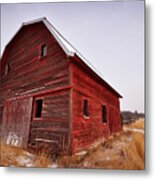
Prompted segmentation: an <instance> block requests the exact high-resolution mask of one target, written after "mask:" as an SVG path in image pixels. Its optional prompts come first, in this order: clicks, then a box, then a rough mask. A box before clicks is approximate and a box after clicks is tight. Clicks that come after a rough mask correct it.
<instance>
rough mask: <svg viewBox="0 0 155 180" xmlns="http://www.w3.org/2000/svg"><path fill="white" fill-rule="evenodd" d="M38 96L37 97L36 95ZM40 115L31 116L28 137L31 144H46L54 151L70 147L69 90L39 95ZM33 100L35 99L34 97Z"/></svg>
mask: <svg viewBox="0 0 155 180" xmlns="http://www.w3.org/2000/svg"><path fill="white" fill-rule="evenodd" d="M37 98H38V97H37ZM40 98H42V100H43V108H42V115H41V117H40V118H35V117H33V120H32V122H31V130H30V137H29V145H31V146H36V147H38V146H43V145H44V146H46V145H47V146H48V148H49V147H50V148H53V149H55V150H56V151H59V150H61V151H62V152H63V153H65V152H68V151H69V148H70V118H69V113H70V91H61V92H59V93H54V94H48V95H45V96H41V97H40ZM34 101H35V99H34Z"/></svg>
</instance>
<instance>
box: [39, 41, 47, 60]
mask: <svg viewBox="0 0 155 180" xmlns="http://www.w3.org/2000/svg"><path fill="white" fill-rule="evenodd" d="M46 55H47V45H46V44H43V45H42V46H41V54H40V56H41V58H43V57H45V56H46Z"/></svg>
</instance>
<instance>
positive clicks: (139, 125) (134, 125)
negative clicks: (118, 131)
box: [125, 118, 144, 129]
mask: <svg viewBox="0 0 155 180" xmlns="http://www.w3.org/2000/svg"><path fill="white" fill-rule="evenodd" d="M125 127H128V128H136V129H144V119H143V118H141V119H139V120H137V121H135V122H133V123H131V124H129V125H125Z"/></svg>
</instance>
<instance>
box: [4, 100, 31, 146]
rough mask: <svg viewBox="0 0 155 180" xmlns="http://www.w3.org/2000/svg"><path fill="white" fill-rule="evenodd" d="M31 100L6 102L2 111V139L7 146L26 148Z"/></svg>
mask: <svg viewBox="0 0 155 180" xmlns="http://www.w3.org/2000/svg"><path fill="white" fill-rule="evenodd" d="M32 100H33V99H32V98H31V97H28V98H24V99H15V100H7V101H6V102H5V105H4V109H3V117H2V137H3V141H5V143H7V144H12V145H15V146H21V147H27V143H28V135H29V128H30V121H31V113H32Z"/></svg>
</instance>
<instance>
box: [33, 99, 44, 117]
mask: <svg viewBox="0 0 155 180" xmlns="http://www.w3.org/2000/svg"><path fill="white" fill-rule="evenodd" d="M42 104H43V100H42V99H37V100H36V114H35V117H37V118H39V117H41V112H42Z"/></svg>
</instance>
